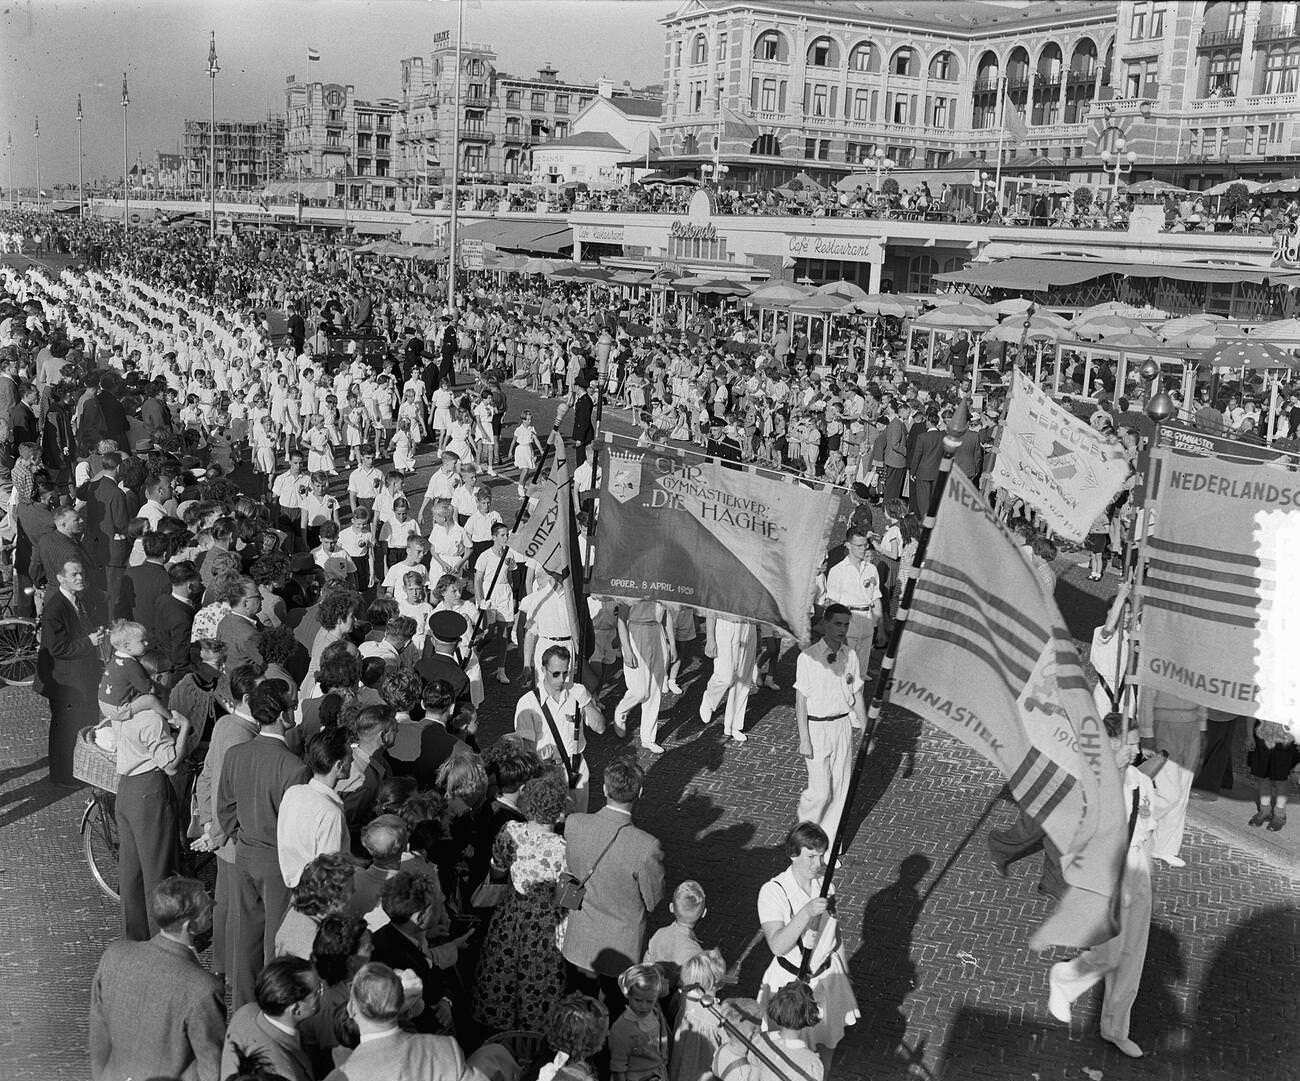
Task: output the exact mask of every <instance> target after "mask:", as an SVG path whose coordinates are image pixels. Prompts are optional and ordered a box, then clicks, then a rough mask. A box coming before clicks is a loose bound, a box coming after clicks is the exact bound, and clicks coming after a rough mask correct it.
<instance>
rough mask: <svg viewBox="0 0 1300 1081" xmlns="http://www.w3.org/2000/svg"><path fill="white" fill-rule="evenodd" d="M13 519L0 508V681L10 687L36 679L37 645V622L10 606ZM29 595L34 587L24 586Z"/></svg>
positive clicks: (13, 582)
mask: <svg viewBox="0 0 1300 1081" xmlns="http://www.w3.org/2000/svg"><path fill="white" fill-rule="evenodd" d="M12 530H13V522H12V518H11V517H10V515H9V514H8V512H7V511H3V510H0V591H3V599H0V683H5V684H7V685H8V686H10V687H30V686H31V685H32V683H33V682H34V681H35V679H36V654H37V651H38V650H39V649H40V645H41V631H40V624H39V623H38V622H37V621H36V620H34V619H29V618H27V617H26V616H20V615H18V613H17V611H16V610H15V608H14V601H15V600H16V598H17V590H18V577H17V574H16V573H15V570H14V553H15V544H14V537H13V531H12ZM24 592H25V593H26V594H27V595H28V596H29V597H30V596H32V595H33V593H34V592H35V590H33V589H32V588H31V587H30V586H28V587H27V588H26V589H25V590H24Z"/></svg>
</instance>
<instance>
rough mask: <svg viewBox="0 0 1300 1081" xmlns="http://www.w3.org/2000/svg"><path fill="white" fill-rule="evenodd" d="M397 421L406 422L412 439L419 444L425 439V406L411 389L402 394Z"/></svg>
mask: <svg viewBox="0 0 1300 1081" xmlns="http://www.w3.org/2000/svg"><path fill="white" fill-rule="evenodd" d="M397 420H398V422H399V424H400V422H401V421H406V423H407V427H408V428H409V429H410V431H411V438H412V439H414V440H415V441H416V442H417V443H419V442H421V441H422V440H423V439H424V406H423V405H422V404H421V402H420V401H419V399H418V398H416V396H415V391H413V390H411V389H410V388H409V387H408V388H407V389H406V390H405V391H404V392H403V394H402V404H401V405H399V406H398V407H397Z"/></svg>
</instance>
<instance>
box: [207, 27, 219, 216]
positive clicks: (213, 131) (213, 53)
mask: <svg viewBox="0 0 1300 1081" xmlns="http://www.w3.org/2000/svg"><path fill="white" fill-rule="evenodd" d="M220 70H221V65H220V64H218V63H217V32H216V31H215V30H213V31H212V39H211V40H210V41H209V42H208V79H209V80H210V81H211V84H212V86H211V90H212V93H211V99H212V125H211V127H209V128H208V170H209V179H210V180H211V184H210V188H211V192H210V196H211V204H210V207H209V214H208V236H209V238H210V239H211V240H213V241H215V240H216V239H217V73H218V72H219V71H220Z"/></svg>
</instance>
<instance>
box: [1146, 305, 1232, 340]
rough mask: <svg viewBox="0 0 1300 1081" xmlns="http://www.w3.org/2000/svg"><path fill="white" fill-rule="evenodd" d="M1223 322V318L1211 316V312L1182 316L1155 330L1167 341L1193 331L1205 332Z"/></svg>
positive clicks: (1162, 324)
mask: <svg viewBox="0 0 1300 1081" xmlns="http://www.w3.org/2000/svg"><path fill="white" fill-rule="evenodd" d="M1222 322H1223V316H1221V315H1211V314H1210V313H1209V312H1198V313H1197V314H1195V315H1180V316H1179V317H1178V318H1177V319H1170V320H1169V321H1168V322H1165V323H1161V324H1160V326H1158V327H1156V328H1155V332H1156V334H1158V335H1159V336H1160V337H1161V338H1163V339H1164V340H1165V341H1170V340H1172V339H1173V338H1180V337H1182V336H1183V335H1184V334H1188V333H1190V332H1191V331H1193V330H1196V331H1204V330H1205V329H1206V328H1212V327H1216V326H1218V325H1219V324H1220V323H1222Z"/></svg>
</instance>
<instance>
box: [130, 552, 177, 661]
mask: <svg viewBox="0 0 1300 1081" xmlns="http://www.w3.org/2000/svg"><path fill="white" fill-rule="evenodd" d="M140 544H141V546H142V547H143V548H144V562H143V563H141V564H140V565H139V566H138V567H127V568H126V570H125V571H123V572H122V582H121V592H120V593H119V594H118V601H117V611H118V614H119V615H120V616H121V617H122V618H123V619H130V620H134V621H135V622H136V623H142V624H144V626H145V627H146V628H147V629H148V631H149V640H150V641H151V642H153V641H154V638H155V636H154V629H153V617H154V606H155V605H156V604H157V602H158V598H159V597H165V596H167V594H168V593H170V592H171V591H172V582H171V578H170V577H169V576H168V574H167V568H166V567H165V566H164V565H163V560H164V559H166V558H167V553H168V551H169V550H170V549H171V541H170V540H169V539H168V538H167V537H166V536H165V535H164V534H162V533H146V534H145V535H144V536H143V537H141V538H140Z"/></svg>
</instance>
